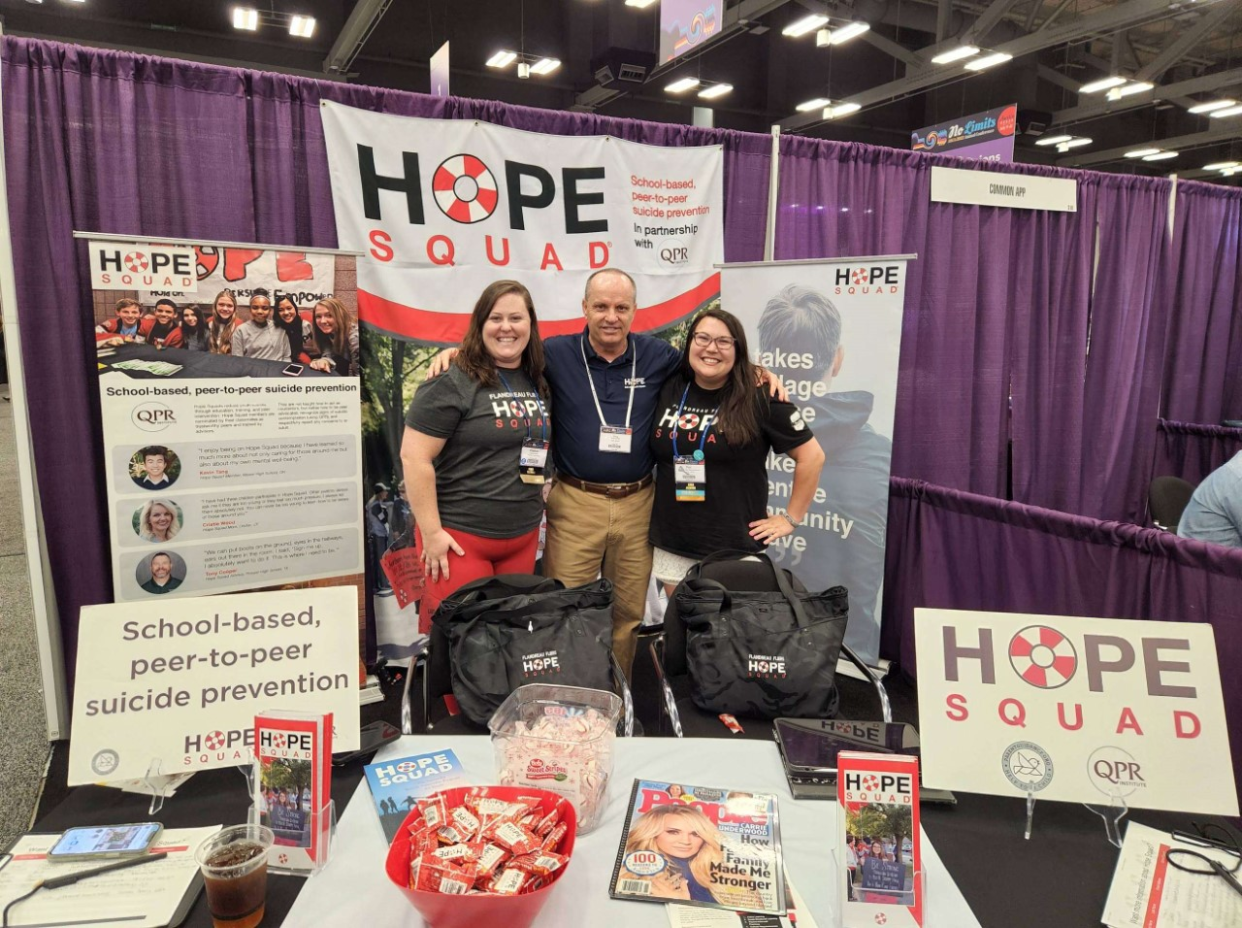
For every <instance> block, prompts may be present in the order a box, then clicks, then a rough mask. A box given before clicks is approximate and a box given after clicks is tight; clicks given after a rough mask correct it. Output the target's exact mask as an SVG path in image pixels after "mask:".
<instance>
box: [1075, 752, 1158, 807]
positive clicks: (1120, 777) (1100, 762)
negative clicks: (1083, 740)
mask: <svg viewBox="0 0 1242 928" xmlns="http://www.w3.org/2000/svg"><path fill="white" fill-rule="evenodd" d="M1087 777H1088V779H1090V780H1091V785H1092V786H1094V787H1095V788H1096V789H1098V790H1099V791H1100V792H1101V793H1103V794H1104V795H1105V796H1107V797H1108V798H1109V799H1124V798H1125V797H1126V796H1132V795H1133V794H1134V793H1136V792H1138V791H1139V790H1140V789H1147V781H1146V780H1145V779H1144V778H1143V768H1142V765H1141V764H1139V762H1138V760H1137V758H1135V756H1134V755H1133V754H1131V753H1130V752H1129V751H1127V750H1124V749H1123V748H1119V747H1115V746H1113V745H1105V746H1104V747H1100V748H1096V749H1095V750H1094V751H1092V752H1091V756H1090V757H1088V758H1087Z"/></svg>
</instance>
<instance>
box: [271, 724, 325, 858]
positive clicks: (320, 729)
mask: <svg viewBox="0 0 1242 928" xmlns="http://www.w3.org/2000/svg"><path fill="white" fill-rule="evenodd" d="M254 745H255V760H256V767H257V768H258V769H257V771H256V776H255V778H254V789H255V796H254V803H255V808H256V810H257V811H258V814H259V822H260V823H261V824H263V825H266V826H267V827H269V828H270V829H272V831H273V832H274V833H275V835H276V843H275V845H274V846H273V847H272V848H271V850H270V851H269V852H268V863H269V864H270V865H271V866H273V867H280V868H283V869H287V870H308V871H309V870H314V869H316V868H317V867H319V866H322V865H323V864H324V863H326V862H327V847H328V842H329V840H330V837H331V836H330V834H329V831H330V829H331V827H332V822H331V815H330V814H328V812H327V809H326V807H327V805H328V802H329V800H330V799H331V782H332V713H331V712H327V713H321V714H318V715H313V714H310V713H305V712H261V713H259V714H258V715H256V716H255V717H254Z"/></svg>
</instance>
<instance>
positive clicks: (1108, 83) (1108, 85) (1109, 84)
mask: <svg viewBox="0 0 1242 928" xmlns="http://www.w3.org/2000/svg"><path fill="white" fill-rule="evenodd" d="M1129 80H1130V79H1129V78H1128V77H1118V76H1116V75H1114V76H1112V77H1102V78H1100V79H1099V80H1098V81H1092V82H1091V83H1090V84H1083V85H1082V86H1081V87H1079V88H1078V92H1079V93H1099V92H1100V91H1101V90H1112V89H1113V88H1114V87H1120V86H1121V85H1122V84H1125V83H1128V82H1129Z"/></svg>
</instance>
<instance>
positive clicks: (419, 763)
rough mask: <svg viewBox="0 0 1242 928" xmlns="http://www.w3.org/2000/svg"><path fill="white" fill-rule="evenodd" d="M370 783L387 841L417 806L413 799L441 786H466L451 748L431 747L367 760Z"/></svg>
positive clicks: (366, 769)
mask: <svg viewBox="0 0 1242 928" xmlns="http://www.w3.org/2000/svg"><path fill="white" fill-rule="evenodd" d="M363 769H364V770H365V771H366V775H367V785H369V786H370V787H371V799H372V800H373V801H374V802H375V810H376V812H378V813H379V818H380V824H381V825H382V826H383V828H384V837H385V838H386V839H387V841H388V843H389V844H391V843H392V839H393V838H394V837H396V834H397V829H398V828H400V827H401V823H402V822H404V821H405V817H406V816H407V815H409V814H410V810H411V809H413V808H414V800H415V799H419V798H421V797H423V796H428V795H430V794H431V793H434V792H436V791H438V790H442V789H449V788H450V787H453V786H465V785H467V784H466V778H465V775H464V773H463V772H462V769H461V762H460V761H458V759H457V755H456V754H454V753H453V752H452V751H432V752H431V753H430V754H413V755H411V756H409V757H398V758H395V759H393V760H386V761H381V762H380V763H378V764H367V765H366V767H365V768H363Z"/></svg>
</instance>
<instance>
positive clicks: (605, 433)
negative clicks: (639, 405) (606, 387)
mask: <svg viewBox="0 0 1242 928" xmlns="http://www.w3.org/2000/svg"><path fill="white" fill-rule="evenodd" d="M585 342H586V336H585V335H584V336H583V337H582V341H580V342H578V349H579V350H580V351H581V352H582V366H583V367H585V368H586V375H587V383H589V384H590V385H591V399H593V400H595V412H596V413H597V414H598V415H599V450H600V451H605V452H608V453H611V454H629V453H630V440H631V439H632V438H633V437H634V430H633V429H632V428H630V413H632V412H633V411H634V382H635V381H636V380H637V378H638V346H637V345H631V348H632V349H633V351H634V356H633V358H632V359H631V361H630V402H629V405H628V406H626V407H625V425H624V426H621V425H609V424H608V420H607V419H605V418H604V408H603V407H602V406H600V404H599V394H598V393H597V392H595V378H594V377H592V376H591V365H589V364H587V357H586V344H585Z"/></svg>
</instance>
